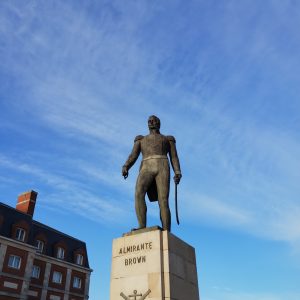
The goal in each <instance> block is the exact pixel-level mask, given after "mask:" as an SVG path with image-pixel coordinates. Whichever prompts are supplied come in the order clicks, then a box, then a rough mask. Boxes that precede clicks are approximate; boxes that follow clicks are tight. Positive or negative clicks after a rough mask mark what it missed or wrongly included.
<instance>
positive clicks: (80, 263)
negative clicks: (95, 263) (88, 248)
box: [75, 254, 83, 266]
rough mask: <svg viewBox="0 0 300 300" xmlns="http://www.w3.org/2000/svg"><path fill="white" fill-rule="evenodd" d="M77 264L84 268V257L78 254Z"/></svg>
mask: <svg viewBox="0 0 300 300" xmlns="http://www.w3.org/2000/svg"><path fill="white" fill-rule="evenodd" d="M75 263H76V264H77V265H80V266H82V265H83V255H81V254H76V259H75Z"/></svg>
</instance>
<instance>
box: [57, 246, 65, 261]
mask: <svg viewBox="0 0 300 300" xmlns="http://www.w3.org/2000/svg"><path fill="white" fill-rule="evenodd" d="M56 257H57V258H60V259H64V258H65V249H63V248H61V247H58V248H57V255H56Z"/></svg>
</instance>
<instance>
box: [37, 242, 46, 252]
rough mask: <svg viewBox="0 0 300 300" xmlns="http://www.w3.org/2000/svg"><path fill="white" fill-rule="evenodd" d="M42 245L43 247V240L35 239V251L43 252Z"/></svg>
mask: <svg viewBox="0 0 300 300" xmlns="http://www.w3.org/2000/svg"><path fill="white" fill-rule="evenodd" d="M44 247H45V242H44V241H41V240H36V249H37V252H39V253H43V252H44Z"/></svg>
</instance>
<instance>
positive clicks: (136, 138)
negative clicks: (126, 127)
mask: <svg viewBox="0 0 300 300" xmlns="http://www.w3.org/2000/svg"><path fill="white" fill-rule="evenodd" d="M142 138H144V136H143V135H137V136H136V137H135V139H134V142H136V141H139V140H141V139H142Z"/></svg>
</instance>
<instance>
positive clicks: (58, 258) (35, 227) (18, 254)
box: [0, 191, 92, 300]
mask: <svg viewBox="0 0 300 300" xmlns="http://www.w3.org/2000/svg"><path fill="white" fill-rule="evenodd" d="M36 198H37V193H36V192H35V191H29V192H26V193H24V194H21V195H20V196H19V197H18V202H17V205H16V208H12V207H10V206H8V205H5V204H3V203H0V300H13V299H18V300H19V299H27V300H86V299H88V298H89V297H88V291H89V282H90V274H91V272H92V270H91V269H90V267H89V262H88V256H87V251H86V245H85V243H84V242H82V241H79V240H77V239H75V238H73V237H71V236H68V235H66V234H64V233H62V232H59V231H57V230H55V229H53V228H51V227H49V226H46V225H44V224H42V223H39V222H37V221H35V220H33V218H32V217H33V213H34V207H35V203H36Z"/></svg>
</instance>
